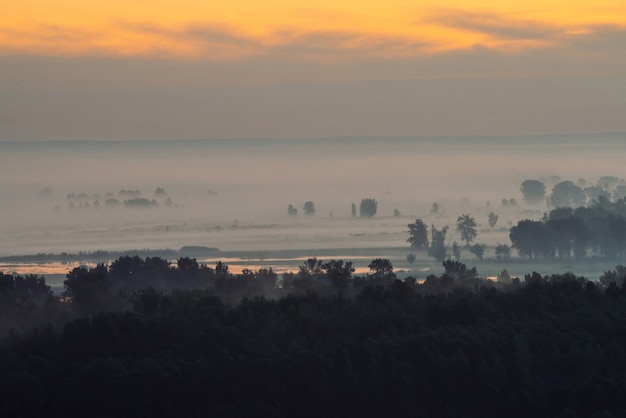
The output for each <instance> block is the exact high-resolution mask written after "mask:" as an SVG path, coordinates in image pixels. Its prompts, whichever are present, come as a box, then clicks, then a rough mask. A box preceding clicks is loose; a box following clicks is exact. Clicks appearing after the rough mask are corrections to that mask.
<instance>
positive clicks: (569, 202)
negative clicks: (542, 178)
mask: <svg viewBox="0 0 626 418" xmlns="http://www.w3.org/2000/svg"><path fill="white" fill-rule="evenodd" d="M550 202H551V203H552V206H554V207H555V208H562V207H571V208H575V207H579V206H584V205H585V193H584V192H583V190H582V189H581V188H580V187H578V186H576V185H575V184H574V183H572V182H571V181H569V180H565V181H562V182H560V183H558V184H556V185H555V186H554V187H553V188H552V195H550Z"/></svg>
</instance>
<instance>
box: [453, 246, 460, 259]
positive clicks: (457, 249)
mask: <svg viewBox="0 0 626 418" xmlns="http://www.w3.org/2000/svg"><path fill="white" fill-rule="evenodd" d="M452 257H454V259H455V260H456V261H459V260H460V259H461V246H460V245H459V243H458V242H456V241H453V242H452Z"/></svg>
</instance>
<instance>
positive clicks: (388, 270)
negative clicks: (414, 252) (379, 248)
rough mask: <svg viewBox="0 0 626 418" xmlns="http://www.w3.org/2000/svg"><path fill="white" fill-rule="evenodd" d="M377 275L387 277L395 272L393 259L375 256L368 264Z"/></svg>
mask: <svg viewBox="0 0 626 418" xmlns="http://www.w3.org/2000/svg"><path fill="white" fill-rule="evenodd" d="M367 267H369V269H370V271H371V272H373V274H374V276H375V277H385V276H387V275H389V274H392V273H393V266H392V265H391V261H389V259H387V258H375V259H373V260H372V261H371V262H370V263H369V264H368V265H367Z"/></svg>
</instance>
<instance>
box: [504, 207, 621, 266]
mask: <svg viewBox="0 0 626 418" xmlns="http://www.w3.org/2000/svg"><path fill="white" fill-rule="evenodd" d="M509 237H510V239H511V242H512V243H513V247H514V248H516V249H517V251H518V253H519V254H520V256H522V257H530V258H538V257H541V258H546V259H550V258H556V257H558V258H563V259H569V258H577V259H581V258H583V257H585V256H587V255H589V254H591V255H597V256H601V257H604V258H606V259H621V258H623V257H624V255H626V252H625V251H626V201H625V200H624V199H620V200H618V201H616V202H610V201H608V200H607V199H605V198H600V200H598V201H596V202H595V203H594V204H593V205H592V206H590V207H579V208H576V209H572V208H568V207H563V208H558V209H555V210H553V211H551V212H550V213H549V214H547V215H545V216H544V218H543V219H542V220H539V221H534V220H529V219H525V220H522V221H520V222H518V223H517V225H516V226H514V227H513V228H511V231H510V234H509Z"/></svg>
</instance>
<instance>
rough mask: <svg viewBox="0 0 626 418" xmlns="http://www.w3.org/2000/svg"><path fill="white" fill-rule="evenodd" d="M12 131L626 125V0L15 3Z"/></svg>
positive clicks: (225, 134)
mask: <svg viewBox="0 0 626 418" xmlns="http://www.w3.org/2000/svg"><path fill="white" fill-rule="evenodd" d="M0 109H1V111H0V141H3V140H45V139H73V140H89V139H104V140H108V139H115V140H123V139H144V138H145V139H173V138H174V139H175V138H232V137H246V138H253V137H254V138H256V137H289V138H293V137H301V138H307V137H308V138H310V137H327V136H355V135H356V136H358V135H367V136H372V135H374V136H376V135H380V136H393V135H398V136H405V135H408V136H413V135H500V134H506V135H508V134H535V133H570V132H626V119H625V118H624V116H623V115H624V114H626V1H625V0H525V1H520V0H482V1H481V0H454V1H452V0H419V1H416V0H410V1H409V0H387V1H363V0H359V1H357V0H317V1H306V0H301V1H295V0H289V1H287V0H230V1H224V0H220V1H216V0H176V1H175V0H106V1H104V0H89V1H85V0H55V1H51V0H5V1H2V0H0Z"/></svg>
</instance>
